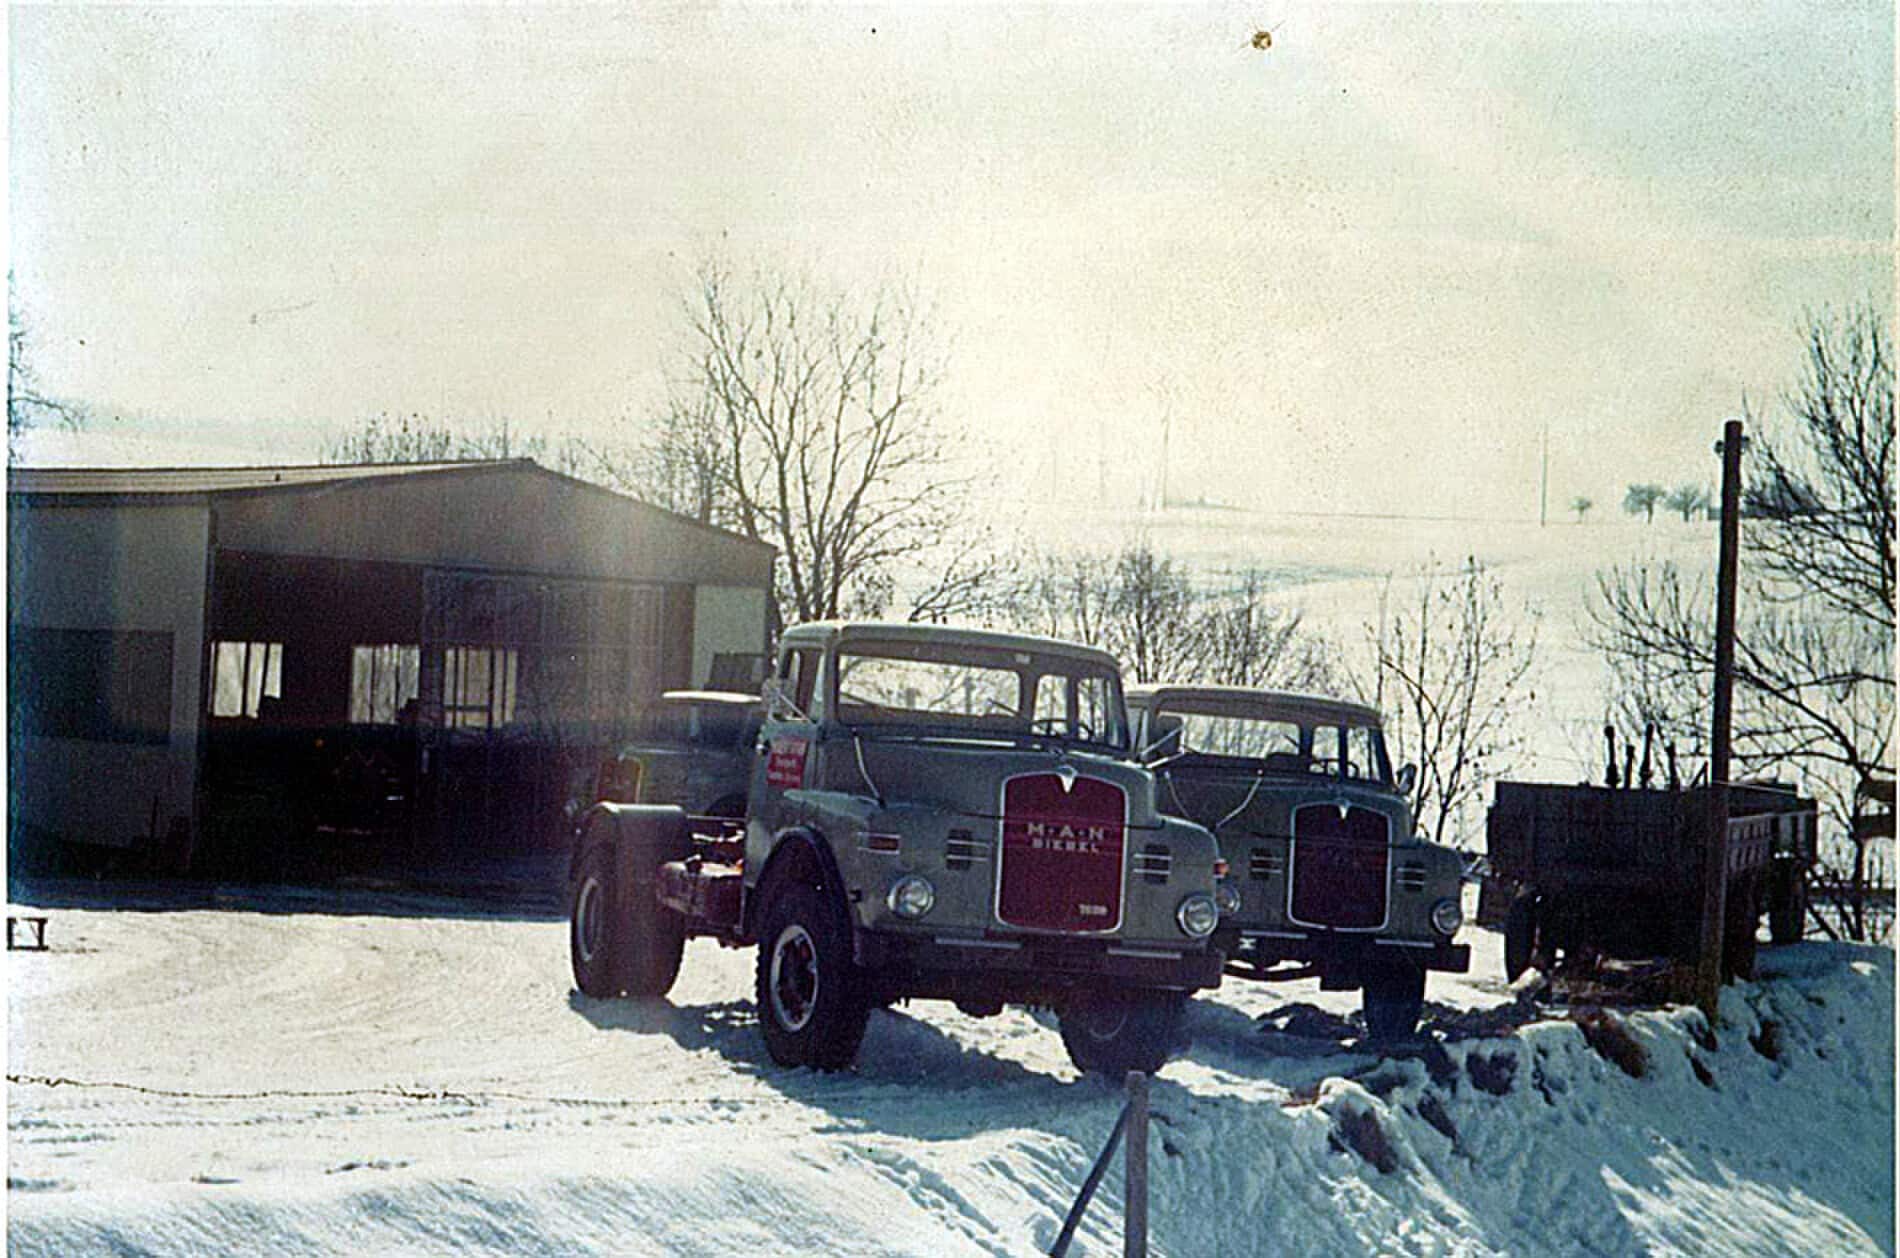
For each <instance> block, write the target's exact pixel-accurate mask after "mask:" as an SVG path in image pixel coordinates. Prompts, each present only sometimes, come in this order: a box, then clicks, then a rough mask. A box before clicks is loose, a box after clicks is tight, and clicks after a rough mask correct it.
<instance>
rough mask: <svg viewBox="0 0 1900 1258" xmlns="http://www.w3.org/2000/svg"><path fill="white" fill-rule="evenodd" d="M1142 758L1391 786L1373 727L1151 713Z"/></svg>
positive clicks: (1378, 735) (1389, 767)
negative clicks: (1233, 764) (1238, 764)
mask: <svg viewBox="0 0 1900 1258" xmlns="http://www.w3.org/2000/svg"><path fill="white" fill-rule="evenodd" d="M1150 744H1151V745H1150V747H1149V749H1148V755H1149V756H1150V757H1154V758H1160V757H1164V756H1182V757H1200V758H1203V759H1209V760H1243V761H1247V762H1248V764H1249V767H1255V768H1265V769H1266V771H1267V772H1269V773H1294V774H1303V775H1306V774H1311V775H1319V776H1324V777H1337V778H1352V779H1358V780H1361V781H1367V782H1373V783H1376V784H1378V785H1381V786H1390V785H1391V784H1392V765H1391V762H1390V761H1389V760H1388V759H1387V758H1386V751H1385V738H1384V736H1383V735H1382V734H1381V733H1380V732H1379V729H1378V727H1377V726H1372V725H1328V724H1310V723H1307V722H1303V721H1289V720H1277V719H1269V718H1265V717H1253V716H1231V715H1216V714H1208V713H1201V712H1173V711H1167V710H1163V711H1161V712H1158V713H1156V715H1155V718H1154V721H1153V725H1152V732H1151V734H1150Z"/></svg>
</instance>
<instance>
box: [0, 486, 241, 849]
mask: <svg viewBox="0 0 1900 1258" xmlns="http://www.w3.org/2000/svg"><path fill="white" fill-rule="evenodd" d="M207 522H208V515H207V511H206V508H205V505H204V504H203V502H202V501H193V502H185V503H180V504H177V505H150V506H144V505H141V506H123V505H122V506H97V507H94V506H22V505H21V504H20V503H19V502H17V501H16V502H13V503H10V504H9V510H8V512H7V619H8V626H9V633H10V634H11V635H13V636H14V638H15V643H16V649H15V650H13V651H11V652H10V653H9V654H10V659H9V667H8V687H7V708H8V713H7V715H8V729H9V735H10V736H9V750H10V752H11V755H10V763H9V782H8V795H9V799H10V802H11V807H12V809H13V825H14V827H15V828H16V829H17V828H19V827H21V826H25V827H29V828H31V829H32V830H34V831H43V832H47V833H51V834H54V835H58V836H59V837H62V838H66V839H70V840H74V841H77V842H82V843H94V844H102V845H108V846H115V847H124V846H130V845H132V844H135V843H139V842H143V841H144V840H145V839H146V838H147V837H148V836H149V835H150V834H151V833H152V832H153V830H154V828H156V831H157V833H158V834H159V835H161V836H162V835H164V834H165V833H166V832H167V830H168V829H169V828H170V826H171V824H172V821H173V819H174V818H183V819H185V821H186V822H187V823H189V821H190V819H191V817H192V803H193V795H194V791H195V789H196V775H197V763H198V736H199V719H198V717H199V712H200V710H201V707H202V695H203V692H204V683H203V654H204V641H203V634H204V610H205V609H204V596H205V557H206V544H207V540H208V539H207ZM36 628H37V629H56V630H109V631H115V632H125V631H147V632H156V633H164V634H169V635H170V636H171V697H170V703H169V709H170V720H169V728H168V729H167V730H165V731H163V733H162V735H161V737H162V739H163V740H162V741H142V740H131V739H126V738H117V739H100V740H94V739H91V738H72V737H48V736H44V735H39V734H34V733H30V732H27V728H26V727H27V726H28V725H29V724H33V723H40V724H44V723H45V714H40V715H39V716H38V717H37V718H36V717H35V714H33V713H30V712H29V711H28V710H27V705H31V704H33V703H35V702H46V701H47V694H46V688H45V687H44V686H38V687H36V685H35V678H34V677H31V676H25V675H21V674H22V673H23V672H24V671H26V670H25V669H24V668H23V667H22V660H21V651H20V650H19V649H18V646H17V644H19V643H23V642H25V641H27V640H28V639H29V638H30V636H31V635H30V634H26V633H23V632H22V631H26V630H31V629H36ZM154 819H156V820H154Z"/></svg>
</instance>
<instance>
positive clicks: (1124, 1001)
mask: <svg viewBox="0 0 1900 1258" xmlns="http://www.w3.org/2000/svg"><path fill="white" fill-rule="evenodd" d="M1186 1007H1187V996H1186V994H1185V993H1182V992H1164V991H1121V992H1091V993H1089V994H1087V995H1085V996H1082V997H1080V998H1078V999H1077V1000H1075V1001H1073V1002H1071V1003H1069V1004H1067V1005H1064V1006H1063V1008H1062V1010H1061V1012H1060V1014H1059V1016H1058V1020H1059V1022H1060V1025H1061V1028H1062V1046H1063V1047H1064V1048H1066V1049H1068V1050H1069V1060H1070V1061H1072V1062H1074V1063H1075V1068H1076V1069H1077V1070H1080V1071H1081V1072H1083V1073H1084V1074H1088V1073H1091V1072H1094V1073H1098V1074H1106V1075H1109V1076H1110V1077H1112V1078H1116V1079H1119V1078H1121V1077H1122V1076H1123V1075H1125V1074H1127V1073H1128V1072H1129V1071H1131V1070H1139V1071H1142V1072H1144V1073H1146V1074H1153V1073H1154V1072H1155V1071H1157V1070H1159V1069H1161V1067H1162V1066H1163V1065H1165V1064H1166V1063H1167V1060H1168V1058H1169V1056H1170V1055H1171V1054H1172V1053H1173V1052H1174V1048H1175V1044H1176V1043H1177V1042H1178V1041H1179V1039H1180V1037H1181V1015H1182V1012H1183V1011H1184V1010H1185V1009H1186Z"/></svg>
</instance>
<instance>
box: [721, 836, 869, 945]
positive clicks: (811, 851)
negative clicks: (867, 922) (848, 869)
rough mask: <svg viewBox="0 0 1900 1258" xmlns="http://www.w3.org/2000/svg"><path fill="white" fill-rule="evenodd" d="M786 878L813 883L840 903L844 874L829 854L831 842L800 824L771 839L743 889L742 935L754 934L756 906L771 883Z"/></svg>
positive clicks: (756, 914)
mask: <svg viewBox="0 0 1900 1258" xmlns="http://www.w3.org/2000/svg"><path fill="white" fill-rule="evenodd" d="M788 878H790V879H802V880H804V881H807V882H810V883H812V884H815V885H816V886H817V887H818V888H819V889H820V890H822V891H824V892H825V893H826V894H827V895H831V896H835V897H836V898H837V900H838V902H839V903H840V904H843V903H844V875H843V874H841V873H840V872H839V870H838V859H837V857H836V856H834V855H832V851H831V845H830V844H829V843H826V842H825V841H824V839H823V838H821V837H820V836H819V835H818V833H817V832H816V831H814V830H810V829H806V828H804V827H802V826H801V827H799V828H797V829H792V830H787V831H785V832H784V833H783V834H781V835H779V836H778V840H777V841H776V842H775V843H773V845H772V854H771V855H770V856H768V857H766V858H765V868H764V869H763V870H761V871H760V872H759V880H758V882H757V883H755V884H753V886H751V887H750V888H748V889H747V891H746V897H745V908H744V912H743V915H742V916H743V918H744V924H743V929H744V931H745V935H746V938H748V939H751V938H755V937H756V934H757V927H758V916H759V913H758V910H759V906H760V905H761V904H763V903H765V897H766V895H767V894H768V892H769V890H770V889H771V888H772V886H773V884H774V883H775V882H777V881H780V880H782V879H788ZM848 916H849V915H848V914H847V917H848Z"/></svg>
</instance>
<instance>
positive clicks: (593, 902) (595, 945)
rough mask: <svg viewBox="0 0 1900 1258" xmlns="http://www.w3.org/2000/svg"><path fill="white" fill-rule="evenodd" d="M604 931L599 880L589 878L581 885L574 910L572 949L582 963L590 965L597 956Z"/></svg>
mask: <svg viewBox="0 0 1900 1258" xmlns="http://www.w3.org/2000/svg"><path fill="white" fill-rule="evenodd" d="M604 929H605V924H604V922H603V921H602V914H601V911H600V879H598V878H589V879H587V881H585V882H583V883H582V884H581V893H580V896H579V898H578V901H577V903H576V906H575V909H574V947H575V950H576V951H578V952H579V953H580V954H581V960H582V961H583V962H584V963H589V964H591V963H592V962H593V960H594V957H595V956H596V955H598V954H599V952H600V945H601V934H602V932H603V930H604Z"/></svg>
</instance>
